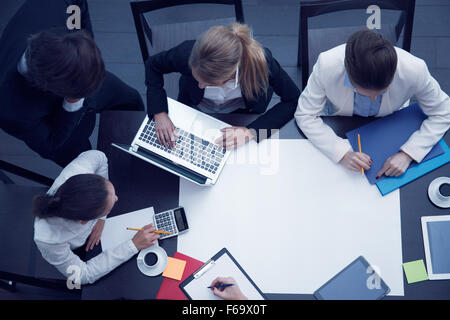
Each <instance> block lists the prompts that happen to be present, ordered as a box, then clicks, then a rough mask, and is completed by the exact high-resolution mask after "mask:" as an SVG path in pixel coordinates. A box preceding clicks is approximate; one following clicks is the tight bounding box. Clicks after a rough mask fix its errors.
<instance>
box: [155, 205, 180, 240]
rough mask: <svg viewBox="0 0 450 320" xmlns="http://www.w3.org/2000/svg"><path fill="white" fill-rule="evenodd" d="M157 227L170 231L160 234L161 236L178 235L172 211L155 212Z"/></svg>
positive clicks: (162, 237)
mask: <svg viewBox="0 0 450 320" xmlns="http://www.w3.org/2000/svg"><path fill="white" fill-rule="evenodd" d="M155 222H156V228H157V229H158V230H161V231H168V232H170V234H160V235H159V238H160V239H164V238H167V237H170V236H173V235H177V234H178V232H177V228H176V224H175V217H174V215H173V212H172V211H166V212H161V213H157V214H155Z"/></svg>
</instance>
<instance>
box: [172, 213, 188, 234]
mask: <svg viewBox="0 0 450 320" xmlns="http://www.w3.org/2000/svg"><path fill="white" fill-rule="evenodd" d="M173 213H174V215H175V221H176V223H177V228H178V231H180V232H181V231H183V230H186V229H188V224H187V221H186V215H185V214H184V210H183V209H182V208H180V209H177V210H175V211H174V212H173Z"/></svg>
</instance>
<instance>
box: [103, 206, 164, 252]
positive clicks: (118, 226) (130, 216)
mask: <svg viewBox="0 0 450 320" xmlns="http://www.w3.org/2000/svg"><path fill="white" fill-rule="evenodd" d="M154 214H155V211H154V210H153V207H150V208H145V209H142V210H137V211H133V212H129V213H126V214H121V215H118V216H115V217H111V218H107V219H106V221H105V227H104V228H103V232H102V236H101V239H100V241H101V245H102V250H103V251H106V250H109V249H114V248H115V247H117V246H119V245H121V244H122V243H124V242H126V241H128V240H131V239H133V237H134V236H135V235H136V231H130V230H127V227H132V228H142V227H144V226H146V225H148V224H150V223H153V215H154Z"/></svg>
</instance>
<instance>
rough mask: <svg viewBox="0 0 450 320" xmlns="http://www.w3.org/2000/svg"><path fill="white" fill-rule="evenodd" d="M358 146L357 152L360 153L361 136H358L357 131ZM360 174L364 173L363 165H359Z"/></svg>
mask: <svg viewBox="0 0 450 320" xmlns="http://www.w3.org/2000/svg"><path fill="white" fill-rule="evenodd" d="M358 147H359V153H362V151H361V137H360V135H359V133H358ZM361 174H364V168H363V167H361Z"/></svg>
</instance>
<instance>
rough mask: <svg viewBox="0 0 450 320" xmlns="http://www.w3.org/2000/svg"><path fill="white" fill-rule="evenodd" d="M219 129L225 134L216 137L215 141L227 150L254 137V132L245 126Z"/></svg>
mask: <svg viewBox="0 0 450 320" xmlns="http://www.w3.org/2000/svg"><path fill="white" fill-rule="evenodd" d="M220 131H222V132H225V134H224V135H223V136H221V137H220V138H217V139H216V141H215V143H217V144H218V145H220V146H222V147H223V148H225V149H227V150H232V149H235V148H237V147H239V146H241V145H243V144H246V143H247V142H249V141H250V140H253V139H255V136H254V134H253V133H252V132H251V130H249V129H248V128H246V127H226V128H223V129H221V130H220Z"/></svg>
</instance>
